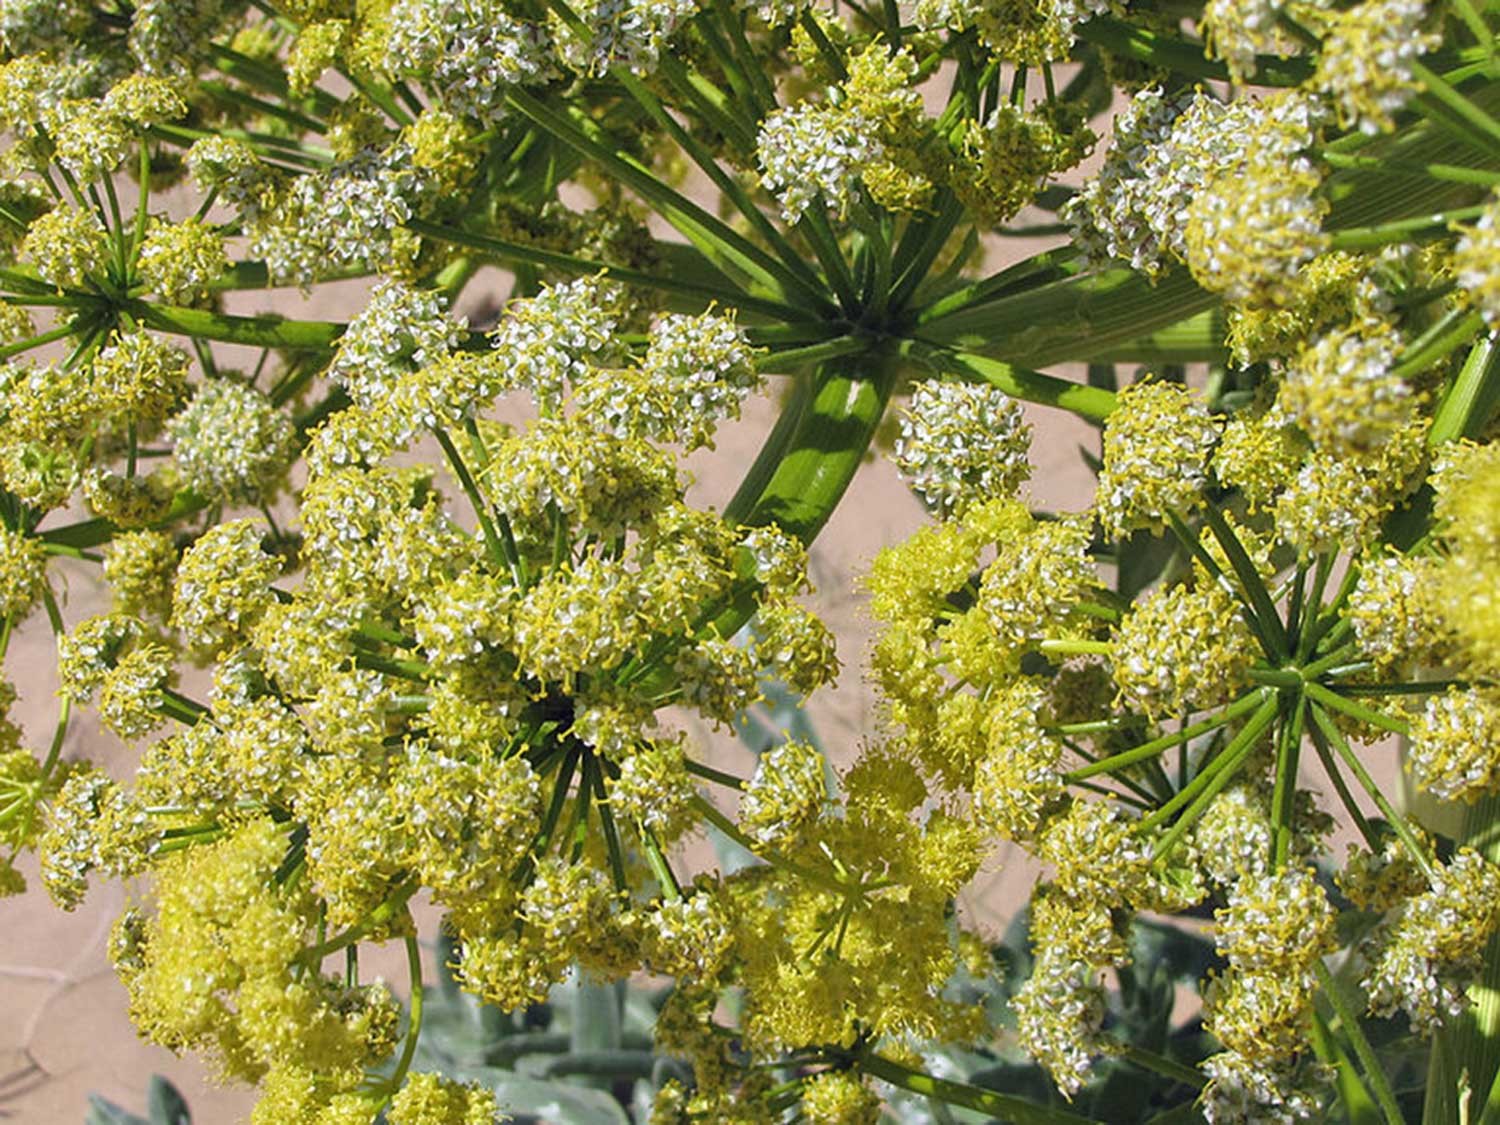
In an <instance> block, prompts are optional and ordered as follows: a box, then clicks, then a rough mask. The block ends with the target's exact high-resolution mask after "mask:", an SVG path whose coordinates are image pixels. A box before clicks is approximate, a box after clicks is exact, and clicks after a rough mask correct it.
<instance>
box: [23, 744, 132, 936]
mask: <svg viewBox="0 0 1500 1125" xmlns="http://www.w3.org/2000/svg"><path fill="white" fill-rule="evenodd" d="M160 844H161V831H160V829H158V828H157V827H156V826H155V825H154V824H153V822H152V820H151V817H149V816H148V815H147V814H146V811H145V810H144V809H143V808H142V807H141V806H140V805H139V804H138V803H137V802H136V801H135V800H133V799H132V798H131V797H130V796H129V795H128V794H126V793H125V791H124V790H122V789H121V788H120V787H119V786H118V785H117V784H115V782H113V781H111V780H110V779H109V778H108V777H107V776H105V775H104V774H103V773H101V772H100V771H99V770H95V769H90V768H83V769H79V770H77V771H76V772H74V773H73V774H72V775H71V776H69V778H68V780H67V781H66V782H65V783H64V784H63V787H62V789H61V791H60V792H59V793H58V794H57V797H56V798H55V799H54V800H53V802H52V804H51V807H50V808H49V809H48V812H47V828H46V831H45V832H43V833H42V837H41V839H40V840H39V841H38V843H37V851H38V852H39V853H40V855H41V861H42V863H41V866H42V883H43V884H44V885H45V886H46V888H47V893H48V894H49V895H50V896H51V897H52V901H53V902H55V903H56V904H57V905H58V906H60V907H62V909H64V910H72V909H73V908H75V907H76V906H77V905H78V904H79V903H81V902H82V901H83V896H84V894H85V893H86V892H87V891H88V877H89V874H90V872H93V871H98V872H100V873H101V874H103V875H105V876H107V877H109V878H112V879H128V878H130V877H131V876H134V875H138V874H140V872H141V871H143V870H144V869H145V867H146V865H147V864H148V863H149V862H150V861H151V857H152V855H153V854H154V853H155V851H156V849H157V847H158V846H159V845H160Z"/></svg>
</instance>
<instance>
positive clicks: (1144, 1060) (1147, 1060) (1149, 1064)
mask: <svg viewBox="0 0 1500 1125" xmlns="http://www.w3.org/2000/svg"><path fill="white" fill-rule="evenodd" d="M1120 1057H1121V1058H1123V1059H1125V1060H1126V1061H1127V1062H1133V1063H1135V1065H1136V1066H1139V1067H1144V1068H1145V1069H1146V1070H1150V1071H1154V1072H1155V1073H1157V1074H1160V1075H1162V1076H1163V1077H1166V1078H1172V1079H1175V1080H1177V1081H1178V1082H1180V1083H1182V1084H1183V1085H1184V1086H1191V1087H1192V1088H1193V1089H1195V1090H1201V1089H1202V1088H1203V1087H1204V1086H1205V1085H1206V1084H1207V1081H1208V1080H1207V1079H1205V1078H1204V1077H1203V1075H1202V1074H1200V1073H1199V1072H1198V1071H1197V1070H1196V1069H1195V1068H1194V1067H1191V1066H1187V1065H1185V1064H1183V1063H1180V1062H1178V1061H1177V1060H1176V1059H1169V1058H1167V1056H1166V1055H1162V1054H1158V1053H1157V1052H1155V1051H1148V1050H1146V1049H1145V1048H1144V1047H1137V1046H1136V1045H1135V1044H1133V1043H1126V1044H1125V1045H1124V1047H1123V1049H1122V1050H1121V1051H1120Z"/></svg>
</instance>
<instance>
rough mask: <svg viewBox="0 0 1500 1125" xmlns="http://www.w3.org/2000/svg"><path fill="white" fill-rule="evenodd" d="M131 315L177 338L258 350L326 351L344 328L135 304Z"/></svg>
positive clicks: (320, 323) (315, 322) (326, 323)
mask: <svg viewBox="0 0 1500 1125" xmlns="http://www.w3.org/2000/svg"><path fill="white" fill-rule="evenodd" d="M129 311H130V312H132V313H133V314H135V316H136V317H137V318H138V319H139V320H140V321H141V322H142V323H143V324H145V325H146V326H147V327H149V328H155V329H156V330H157V331H159V332H171V333H174V334H175V335H178V336H194V337H197V338H199V339H204V340H218V341H220V342H222V343H226V344H248V345H249V346H251V347H255V348H290V349H294V350H304V351H307V350H314V351H324V350H327V349H329V348H331V347H333V345H334V344H336V343H337V342H338V339H339V337H340V336H342V335H343V334H344V328H345V325H342V324H334V323H330V322H329V321H325V320H289V319H287V318H284V317H278V316H230V315H228V314H226V313H216V312H209V311H208V310H206V309H184V308H175V307H173V306H170V305H154V304H146V303H145V302H143V301H132V302H131V303H130V309H129Z"/></svg>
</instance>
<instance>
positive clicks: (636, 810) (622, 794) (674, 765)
mask: <svg viewBox="0 0 1500 1125" xmlns="http://www.w3.org/2000/svg"><path fill="white" fill-rule="evenodd" d="M684 762H685V755H684V752H683V740H682V739H681V738H654V739H652V740H651V741H649V742H647V743H646V744H645V745H643V746H640V747H639V748H637V749H636V750H634V751H633V752H631V753H626V754H624V755H622V756H621V757H620V759H619V770H618V772H616V773H614V774H613V775H612V776H611V777H610V778H609V779H608V781H607V783H606V789H607V790H608V793H609V805H610V808H611V809H613V810H614V813H615V816H617V817H618V818H620V819H621V820H622V821H623V822H624V823H626V824H638V825H640V826H641V828H643V829H645V830H646V831H647V832H650V833H651V834H652V835H653V836H655V837H656V839H657V841H658V842H659V843H661V844H662V845H664V846H665V845H668V844H671V843H672V842H673V841H674V840H676V838H677V837H678V836H680V835H682V833H683V832H684V831H685V830H686V829H687V828H688V827H690V826H691V824H692V813H691V808H690V806H691V803H692V799H693V796H694V795H695V793H696V792H697V790H696V789H695V787H694V782H693V779H692V777H691V776H690V775H689V774H688V772H687V767H686V765H685V764H684Z"/></svg>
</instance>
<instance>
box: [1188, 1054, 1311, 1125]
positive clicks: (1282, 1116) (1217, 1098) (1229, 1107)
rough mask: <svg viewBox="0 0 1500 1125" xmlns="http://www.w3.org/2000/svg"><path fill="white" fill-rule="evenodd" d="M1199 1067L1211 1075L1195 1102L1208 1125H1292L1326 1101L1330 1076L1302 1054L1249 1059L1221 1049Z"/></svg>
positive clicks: (1307, 1117)
mask: <svg viewBox="0 0 1500 1125" xmlns="http://www.w3.org/2000/svg"><path fill="white" fill-rule="evenodd" d="M1199 1065H1200V1067H1201V1069H1202V1070H1203V1072H1204V1073H1205V1074H1207V1075H1208V1076H1209V1081H1208V1085H1206V1086H1205V1087H1204V1088H1203V1093H1202V1094H1201V1095H1200V1097H1199V1100H1198V1106H1199V1108H1200V1109H1201V1110H1202V1112H1203V1117H1204V1119H1205V1120H1206V1121H1207V1122H1208V1123H1209V1125H1249V1123H1250V1122H1262V1121H1274V1122H1277V1123H1278V1125H1282V1123H1284V1125H1293V1123H1295V1122H1297V1121H1306V1120H1309V1119H1310V1118H1312V1117H1314V1116H1316V1115H1317V1113H1318V1112H1319V1110H1320V1109H1321V1108H1322V1105H1323V1102H1324V1101H1325V1099H1326V1091H1327V1088H1328V1083H1329V1076H1328V1074H1326V1073H1325V1072H1324V1071H1323V1069H1321V1068H1320V1067H1319V1066H1317V1065H1316V1064H1314V1063H1310V1062H1309V1061H1308V1060H1307V1059H1306V1058H1305V1057H1303V1058H1298V1059H1264V1058H1247V1057H1246V1056H1244V1055H1242V1054H1240V1053H1239V1052H1238V1051H1221V1052H1219V1053H1218V1054H1217V1055H1211V1056H1209V1057H1208V1058H1207V1059H1205V1060H1203V1062H1202V1063H1201V1064H1199Z"/></svg>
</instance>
